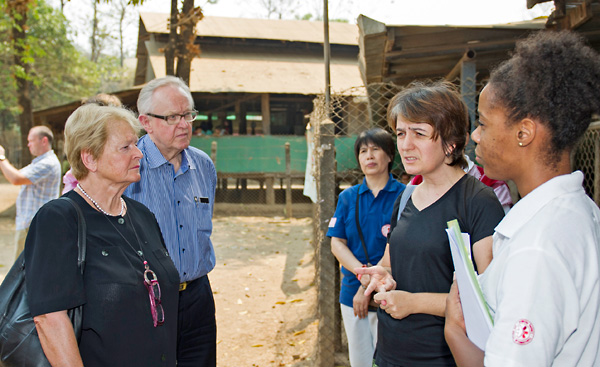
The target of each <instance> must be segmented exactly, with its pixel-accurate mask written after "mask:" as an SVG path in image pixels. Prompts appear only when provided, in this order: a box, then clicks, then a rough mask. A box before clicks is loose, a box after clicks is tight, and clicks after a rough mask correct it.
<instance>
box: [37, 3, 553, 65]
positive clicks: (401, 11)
mask: <svg viewBox="0 0 600 367" xmlns="http://www.w3.org/2000/svg"><path fill="white" fill-rule="evenodd" d="M91 1H93V0H91ZM113 1H115V0H113ZM261 1H266V0H218V2H217V3H216V4H209V3H208V2H206V1H205V0H196V1H195V3H196V6H200V7H202V9H203V12H204V15H205V16H224V17H243V18H266V17H267V11H266V10H265V8H264V6H261ZM281 1H284V2H285V1H286V0H281ZM287 1H289V0H287ZM89 2H90V1H89V0H71V1H70V2H68V3H67V5H66V7H65V16H66V17H67V19H68V20H69V21H70V22H71V24H72V25H73V26H72V28H73V35H72V37H73V39H74V40H75V42H76V43H77V44H78V45H80V46H81V47H82V48H84V49H88V48H89V32H90V26H89V24H90V23H91V22H90V19H91V6H90V5H89ZM49 3H50V4H53V5H54V6H57V5H56V4H57V3H58V0H49ZM299 3H300V4H302V5H301V7H300V8H294V9H290V10H289V11H288V12H286V13H285V14H284V16H283V17H284V19H294V17H295V16H302V15H304V14H307V13H313V14H314V13H317V12H319V13H320V12H322V10H321V9H322V4H323V1H322V0H300V1H299ZM101 7H103V8H104V15H103V17H105V18H108V17H110V14H111V11H110V10H109V8H108V7H109V6H108V5H106V4H105V3H104V2H103V3H102V4H101ZM132 9H133V11H131V12H130V14H129V17H130V18H129V22H128V23H129V25H128V27H127V31H126V46H127V49H129V53H130V54H131V55H133V54H134V50H135V47H136V42H137V26H138V20H137V12H138V11H148V12H162V13H167V14H168V13H169V12H170V1H168V0H145V1H144V5H142V6H140V7H136V8H132ZM552 9H553V2H552V1H550V2H547V3H543V4H538V5H536V6H535V7H534V8H533V9H530V10H528V9H527V8H526V0H329V18H330V19H334V18H341V19H346V20H348V21H349V22H350V23H356V18H357V17H358V15H360V14H363V15H366V16H368V17H370V18H372V19H374V20H377V21H379V22H382V23H385V24H389V25H400V24H404V25H444V24H449V25H485V24H497V23H509V22H516V21H523V20H530V19H534V18H536V17H539V16H544V15H549V14H550V13H551V11H552ZM271 18H274V16H272V17H271ZM113 22H114V21H113ZM113 28H114V26H113ZM115 44H116V43H115ZM113 47H114V46H113Z"/></svg>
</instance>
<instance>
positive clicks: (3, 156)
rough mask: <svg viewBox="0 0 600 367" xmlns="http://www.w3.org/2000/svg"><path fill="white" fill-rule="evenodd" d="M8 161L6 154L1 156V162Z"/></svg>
mask: <svg viewBox="0 0 600 367" xmlns="http://www.w3.org/2000/svg"><path fill="white" fill-rule="evenodd" d="M4 160H6V156H5V155H4V154H0V162H2V161H4Z"/></svg>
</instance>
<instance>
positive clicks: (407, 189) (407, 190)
mask: <svg viewBox="0 0 600 367" xmlns="http://www.w3.org/2000/svg"><path fill="white" fill-rule="evenodd" d="M416 187H417V185H406V187H405V188H404V191H402V197H401V198H400V205H398V218H397V219H396V221H399V220H400V216H401V215H402V212H403V211H404V208H405V207H406V203H408V199H410V195H412V192H413V191H415V188H416Z"/></svg>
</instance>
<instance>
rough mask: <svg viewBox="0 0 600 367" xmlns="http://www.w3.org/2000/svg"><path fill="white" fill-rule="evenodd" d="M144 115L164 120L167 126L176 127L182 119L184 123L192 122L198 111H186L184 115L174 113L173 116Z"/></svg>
mask: <svg viewBox="0 0 600 367" xmlns="http://www.w3.org/2000/svg"><path fill="white" fill-rule="evenodd" d="M146 115H148V116H152V117H156V118H157V119H161V120H165V121H166V122H167V124H169V125H177V124H178V123H179V121H181V118H182V117H183V119H184V120H185V121H186V122H192V121H194V120H195V119H196V116H198V111H187V112H185V113H175V114H173V115H169V116H162V115H155V114H153V113H146Z"/></svg>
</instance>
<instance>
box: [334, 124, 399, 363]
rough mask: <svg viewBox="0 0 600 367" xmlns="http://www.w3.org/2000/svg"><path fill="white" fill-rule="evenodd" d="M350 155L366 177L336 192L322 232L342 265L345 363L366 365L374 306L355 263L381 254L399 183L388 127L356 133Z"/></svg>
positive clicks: (373, 330) (369, 358)
mask: <svg viewBox="0 0 600 367" xmlns="http://www.w3.org/2000/svg"><path fill="white" fill-rule="evenodd" d="M354 154H355V156H356V160H357V162H358V163H359V165H360V169H361V171H362V172H363V173H364V175H365V178H364V179H363V182H362V184H360V185H355V186H352V187H350V188H347V189H346V190H344V191H343V192H342V193H341V194H340V197H339V199H338V204H337V208H336V210H335V214H334V216H333V218H332V219H331V221H330V223H329V230H328V231H327V236H329V237H331V252H333V254H334V255H335V257H336V258H337V259H338V261H339V262H340V264H341V265H342V266H343V267H342V274H343V275H344V277H343V279H342V286H341V288H340V307H341V311H342V319H343V322H344V329H345V330H346V335H347V337H348V352H349V354H350V365H351V366H352V367H366V366H371V363H372V361H373V358H372V357H373V351H374V348H375V344H376V342H377V315H376V313H375V312H374V311H376V308H373V309H371V310H369V303H370V301H371V297H365V295H364V289H363V288H361V286H360V281H359V280H358V279H357V278H356V275H355V274H354V268H356V267H361V266H363V265H365V266H366V265H367V264H369V263H372V264H375V263H377V262H378V261H379V260H380V259H381V257H382V256H383V251H384V250H385V244H386V240H387V234H388V231H389V228H390V217H391V214H392V205H393V203H394V201H395V200H396V198H397V197H398V195H399V194H400V193H401V192H402V190H404V185H403V184H401V183H399V182H398V181H396V180H395V179H394V178H393V177H392V175H391V174H390V171H391V169H392V164H393V162H394V156H395V154H396V152H395V148H394V139H393V138H392V136H391V135H390V133H388V132H387V131H385V130H383V129H381V128H378V127H377V128H373V129H369V130H367V131H363V132H362V133H360V134H359V135H358V137H357V138H356V142H355V143H354ZM363 281H365V282H366V281H368V277H365V278H364V279H363Z"/></svg>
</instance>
